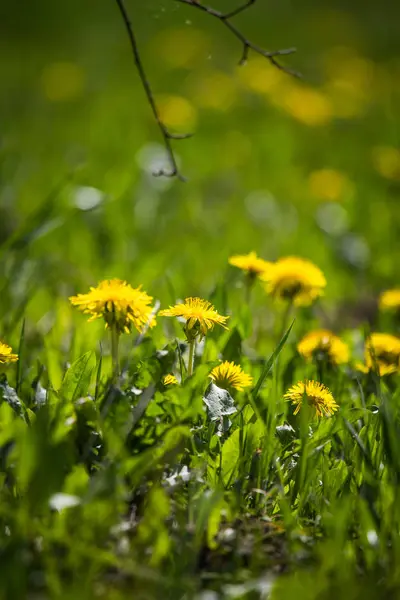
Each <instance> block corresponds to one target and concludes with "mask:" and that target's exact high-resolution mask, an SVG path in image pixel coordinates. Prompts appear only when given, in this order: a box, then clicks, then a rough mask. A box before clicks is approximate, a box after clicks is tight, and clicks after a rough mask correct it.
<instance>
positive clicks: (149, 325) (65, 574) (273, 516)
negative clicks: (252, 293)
mask: <svg viewBox="0 0 400 600" xmlns="http://www.w3.org/2000/svg"><path fill="white" fill-rule="evenodd" d="M249 256H250V257H251V258H252V260H253V259H254V260H257V261H260V260H261V259H259V258H258V257H256V256H254V257H253V256H252V255H249ZM289 263H290V265H289ZM260 264H261V265H263V266H265V269H266V271H265V273H264V274H262V275H259V274H257V276H254V277H253V280H252V284H251V285H252V286H253V285H257V286H259V287H260V290H261V291H262V289H263V285H264V284H263V280H266V281H267V282H269V283H267V289H266V290H265V291H266V292H267V293H270V294H271V295H272V298H273V304H271V309H272V310H276V315H277V322H276V329H277V331H278V332H279V331H282V332H283V333H282V335H281V336H280V339H279V341H278V343H277V344H275V343H274V342H273V341H272V340H273V337H274V336H273V335H271V353H270V355H269V357H265V356H263V355H261V354H259V353H258V352H257V347H253V348H252V350H251V351H249V350H248V349H247V346H246V342H248V340H246V338H245V337H244V336H243V335H242V334H241V333H240V331H243V330H244V327H243V322H242V319H243V314H245V313H243V312H242V311H240V310H239V311H238V313H237V314H236V313H235V312H234V311H231V310H230V308H229V307H230V303H229V298H230V294H231V293H232V294H233V292H232V290H231V288H230V286H229V285H228V284H226V286H225V289H224V295H223V297H224V298H226V299H227V302H226V304H225V306H221V307H219V306H218V305H217V303H216V306H217V308H214V305H212V304H211V303H210V302H208V301H206V300H203V299H199V298H193V297H189V298H187V299H186V300H185V302H184V303H177V304H176V305H175V306H173V307H170V308H169V309H163V310H162V311H161V312H160V313H159V314H160V316H170V317H177V319H178V323H179V322H180V323H181V332H179V333H178V339H176V332H175V334H174V335H172V333H171V330H170V329H168V328H169V326H170V325H174V322H167V321H166V320H162V319H159V321H158V324H157V327H156V326H155V325H156V322H155V316H154V310H152V308H151V301H152V298H151V297H149V296H148V295H147V294H146V293H145V292H143V291H142V290H141V288H131V286H130V285H129V284H127V283H125V282H122V281H120V280H110V281H106V282H103V284H100V285H99V286H98V287H97V288H92V289H91V291H90V292H89V293H88V294H86V295H78V296H74V297H72V298H71V301H72V304H74V305H77V306H78V307H79V308H81V309H82V310H83V311H84V312H85V313H87V314H89V316H90V320H93V319H94V318H97V317H101V318H102V319H103V320H104V321H105V324H106V326H107V327H108V328H109V329H110V331H111V340H110V341H111V343H110V346H109V348H108V349H107V346H105V347H101V349H100V350H99V347H98V345H97V344H93V343H92V342H91V341H90V340H88V339H87V338H86V337H85V336H86V334H85V333H82V335H81V339H80V341H79V344H78V339H79V329H80V328H81V327H82V320H80V321H78V319H81V317H79V316H77V317H76V319H77V320H76V322H75V323H76V324H75V325H74V326H72V325H71V324H70V328H71V330H70V331H69V333H70V334H71V333H72V334H73V335H74V336H75V344H78V345H79V346H80V347H82V349H84V353H83V354H80V355H79V356H78V357H76V359H75V360H74V361H72V362H68V363H67V362H65V363H64V364H65V368H64V370H63V373H62V377H61V378H60V380H59V381H58V382H57V380H56V379H57V378H56V377H55V378H54V379H52V373H56V372H57V371H56V368H55V367H54V365H53V364H52V362H53V361H54V355H55V356H56V361H57V360H61V361H65V360H66V359H68V356H66V355H65V354H64V351H63V349H62V345H61V343H60V345H59V347H58V349H54V350H53V351H52V353H51V354H50V355H48V356H49V357H50V358H49V359H48V361H47V362H46V361H44V362H43V363H40V364H39V366H38V368H37V370H36V372H35V370H34V368H33V364H34V363H33V361H34V356H35V350H34V345H32V347H31V343H32V342H31V341H30V340H29V337H28V338H27V336H26V333H25V328H24V327H23V328H22V334H21V340H20V345H19V346H20V350H19V353H20V354H21V356H23V357H24V364H23V365H21V364H20V365H19V367H18V368H19V371H18V375H17V376H16V377H15V375H14V373H13V368H14V367H13V365H12V362H13V361H15V360H16V358H17V356H16V355H15V354H13V353H12V351H11V348H10V347H9V346H6V345H5V344H2V347H1V350H2V354H1V356H2V357H3V359H2V360H1V362H2V363H10V364H8V365H4V371H5V372H4V373H3V375H2V379H1V381H0V395H1V398H2V403H1V405H0V440H1V441H0V457H1V463H0V474H1V478H2V486H1V489H0V520H1V532H0V536H1V540H2V548H3V561H2V569H1V574H0V579H1V589H2V593H3V594H4V598H24V597H30V595H32V597H34V596H35V595H44V596H45V597H47V596H49V597H53V596H54V597H69V596H71V595H73V596H74V597H77V598H92V597H98V598H109V597H113V598H121V599H122V598H126V597H127V595H129V594H130V593H131V591H132V590H134V591H135V592H134V593H135V597H136V596H137V597H139V598H160V597H162V596H164V597H168V598H182V599H183V598H188V597H198V598H201V595H199V594H201V593H202V592H207V591H208V592H211V591H213V592H214V593H215V594H216V596H215V597H218V598H219V597H220V598H229V597H243V598H261V597H265V594H264V591H265V590H266V589H268V590H270V593H271V597H272V598H274V599H276V600H280V599H282V600H283V599H285V598H287V597H288V595H289V594H290V595H292V594H293V593H296V594H297V595H298V596H299V598H300V599H301V598H304V599H306V598H307V599H308V598H316V599H317V598H333V596H334V595H337V594H338V593H341V594H343V595H345V597H351V598H353V597H354V598H358V597H360V596H365V597H371V598H372V597H375V596H374V594H377V593H378V592H379V594H383V596H385V597H396V594H397V591H398V590H399V587H400V581H399V579H400V570H399V567H398V565H399V564H400V562H399V559H400V504H399V501H398V489H399V476H400V441H399V440H400V437H399V432H400V402H399V386H398V377H399V372H400V364H399V354H398V353H396V348H397V346H396V343H395V341H393V340H397V338H396V337H395V336H394V334H393V333H390V332H387V333H386V334H385V335H386V336H387V337H386V338H384V339H383V338H382V337H379V341H380V342H381V344H380V345H379V346H378V345H377V343H376V341H377V340H378V338H377V337H376V336H377V334H374V333H372V334H371V335H368V336H367V339H366V342H365V356H366V367H365V369H360V367H359V366H358V367H357V365H356V359H357V357H353V356H352V352H351V351H350V349H349V346H348V345H347V344H345V343H344V342H343V341H342V340H341V338H339V337H338V336H337V335H335V334H334V333H333V332H331V331H327V330H322V329H318V330H315V329H312V328H311V326H310V324H309V313H307V312H306V310H309V309H308V308H307V309H304V308H303V307H302V305H303V304H304V303H305V304H307V305H310V304H313V303H315V302H319V301H320V300H319V298H320V296H321V293H322V287H323V286H322V282H324V285H325V278H324V276H323V275H322V273H320V271H319V269H318V268H317V267H315V266H314V265H312V264H311V263H309V262H306V261H304V262H302V261H301V260H300V259H294V258H290V259H288V260H286V262H285V259H281V260H279V261H277V263H271V262H267V261H265V262H257V265H258V266H259V265H260ZM246 265H247V266H246ZM246 265H245V267H246V268H244V271H245V277H248V276H249V274H248V272H247V271H248V270H249V269H248V268H247V267H248V266H249V265H248V264H247V263H246ZM276 265H278V267H277V266H276ZM282 265H286V266H285V268H284V269H283V268H282ZM288 265H289V266H290V267H291V268H290V269H287V268H286V267H287V266H288ZM293 265H296V269H293V268H292V267H293ZM302 265H303V267H302ZM236 266H237V265H236ZM241 268H243V265H242V267H241ZM301 268H304V272H301ZM246 269H247V270H246ZM274 269H275V275H274V276H272V274H271V273H272V272H273V270H274ZM282 269H283V270H282ZM299 269H300V271H299ZM268 272H269V275H268V274H266V273H268ZM278 275H279V278H278ZM278 279H279V281H278ZM272 282H274V283H272ZM328 283H329V282H328ZM271 286H272V287H271ZM313 286H314V287H313ZM314 288H315V289H314ZM306 297H307V301H306V302H305V298H306ZM62 302H63V303H64V306H65V307H68V303H67V300H66V299H64V300H62ZM251 302H252V306H253V309H252V310H256V308H255V302H256V297H254V298H252V300H251ZM280 302H281V303H283V304H284V305H285V306H286V307H287V306H291V307H292V308H293V310H295V311H296V313H295V321H294V322H292V324H291V325H290V326H288V323H287V320H288V312H287V310H283V311H280V310H279V303H280ZM274 307H275V308H274ZM218 309H219V310H221V312H229V313H230V314H229V321H228V315H227V316H222V315H221V314H220V312H219V310H218ZM67 310H69V309H67ZM279 320H280V321H279ZM228 324H229V328H228ZM214 325H220V326H221V327H220V328H219V330H217V328H215V329H214ZM132 326H133V327H132ZM259 326H260V325H259V324H258V325H257V322H256V321H255V322H254V324H253V327H254V328H257V327H259ZM246 327H247V326H246ZM133 328H135V329H136V330H138V331H139V332H140V333H141V334H142V335H141V336H140V337H139V338H137V339H136V341H135V340H133V339H132V329H133ZM307 330H308V332H307ZM85 331H86V330H85ZM157 331H158V334H157ZM300 332H303V333H302V334H300ZM305 332H307V333H306V335H304V333H305ZM66 333H67V332H66V331H64V330H63V328H60V338H59V341H60V342H61V340H62V339H63V337H64V335H65V334H66ZM122 333H124V334H125V339H126V340H131V341H133V342H134V343H133V344H132V343H131V344H127V345H125V346H122V347H121V352H120V351H119V350H118V346H119V336H120V335H122ZM99 334H100V337H102V336H101V331H100V330H99ZM113 336H114V337H113ZM374 336H375V337H374ZM254 339H257V336H255V337H254ZM385 339H386V341H387V343H388V347H387V348H386V347H385V348H386V350H385V348H384V347H383V346H382V344H383V341H385ZM382 340H383V341H382ZM196 342H201V345H200V344H198V345H197V352H196ZM389 342H390V343H389ZM116 345H117V348H116ZM71 348H72V346H71ZM70 351H71V350H70ZM7 356H8V359H7V360H6V358H5V357H7ZM234 357H240V364H239V360H236V361H235V360H233V358H234ZM110 358H111V364H110V360H109V359H110ZM383 362H385V365H388V364H389V362H390V366H391V368H390V369H388V368H386V369H383V368H382V364H383ZM363 371H365V372H363ZM13 378H14V380H15V381H17V382H18V393H17V392H16V390H15V387H14V386H13ZM263 594H264V595H263ZM60 595H61V596H60Z"/></svg>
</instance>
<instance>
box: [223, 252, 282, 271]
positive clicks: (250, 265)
mask: <svg viewBox="0 0 400 600" xmlns="http://www.w3.org/2000/svg"><path fill="white" fill-rule="evenodd" d="M229 264H230V265H233V266H234V267H238V269H242V271H245V273H246V274H247V275H249V276H250V277H257V276H258V275H261V274H262V273H265V271H267V269H268V268H269V267H270V266H271V264H272V263H270V262H268V261H266V260H264V259H262V258H260V257H258V256H257V254H256V253H255V252H250V253H249V254H236V255H235V256H231V257H230V259H229Z"/></svg>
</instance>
